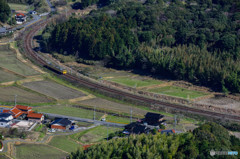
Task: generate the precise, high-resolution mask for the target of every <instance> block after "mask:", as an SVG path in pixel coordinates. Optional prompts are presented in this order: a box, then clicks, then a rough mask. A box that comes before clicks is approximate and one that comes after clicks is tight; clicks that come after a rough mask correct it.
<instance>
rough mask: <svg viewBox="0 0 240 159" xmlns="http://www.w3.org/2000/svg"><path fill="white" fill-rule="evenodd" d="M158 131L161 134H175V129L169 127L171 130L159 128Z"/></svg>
mask: <svg viewBox="0 0 240 159" xmlns="http://www.w3.org/2000/svg"><path fill="white" fill-rule="evenodd" d="M158 132H161V134H167V135H168V134H175V133H176V132H175V130H174V129H171V130H162V129H159V130H158Z"/></svg>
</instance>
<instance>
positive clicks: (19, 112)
mask: <svg viewBox="0 0 240 159" xmlns="http://www.w3.org/2000/svg"><path fill="white" fill-rule="evenodd" d="M11 112H12V114H13V117H14V118H17V117H19V116H20V115H22V114H23V112H22V111H21V110H19V109H17V108H16V107H14V108H13V109H11Z"/></svg>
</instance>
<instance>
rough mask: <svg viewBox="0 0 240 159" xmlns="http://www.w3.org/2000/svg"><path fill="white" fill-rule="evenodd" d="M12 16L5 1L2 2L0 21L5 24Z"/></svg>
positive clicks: (0, 4)
mask: <svg viewBox="0 0 240 159" xmlns="http://www.w3.org/2000/svg"><path fill="white" fill-rule="evenodd" d="M10 14H11V10H10V7H9V5H8V4H7V2H6V1H5V0H0V21H1V22H2V23H5V22H6V21H7V20H8V18H9V16H10Z"/></svg>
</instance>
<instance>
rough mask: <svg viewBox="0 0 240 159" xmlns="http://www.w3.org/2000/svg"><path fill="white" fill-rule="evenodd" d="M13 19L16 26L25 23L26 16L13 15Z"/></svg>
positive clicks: (21, 14)
mask: <svg viewBox="0 0 240 159" xmlns="http://www.w3.org/2000/svg"><path fill="white" fill-rule="evenodd" d="M15 19H16V22H17V24H22V23H23V22H25V21H26V20H27V16H26V15H25V14H23V13H18V14H16V15H15Z"/></svg>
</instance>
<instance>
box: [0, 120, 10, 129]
mask: <svg viewBox="0 0 240 159" xmlns="http://www.w3.org/2000/svg"><path fill="white" fill-rule="evenodd" d="M11 124H12V121H11V120H5V119H0V127H8V126H10V125H11Z"/></svg>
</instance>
